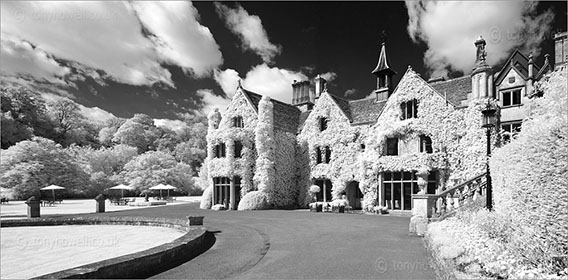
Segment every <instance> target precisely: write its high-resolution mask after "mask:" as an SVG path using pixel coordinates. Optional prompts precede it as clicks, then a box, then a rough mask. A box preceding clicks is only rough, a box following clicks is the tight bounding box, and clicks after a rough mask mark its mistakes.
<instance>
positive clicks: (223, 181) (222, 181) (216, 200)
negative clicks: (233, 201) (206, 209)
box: [213, 177, 231, 209]
mask: <svg viewBox="0 0 568 280" xmlns="http://www.w3.org/2000/svg"><path fill="white" fill-rule="evenodd" d="M230 187H231V184H230V181H229V178H227V177H215V178H213V204H223V205H225V209H229V197H230V193H229V191H230Z"/></svg>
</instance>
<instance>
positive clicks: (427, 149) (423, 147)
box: [420, 135, 432, 154]
mask: <svg viewBox="0 0 568 280" xmlns="http://www.w3.org/2000/svg"><path fill="white" fill-rule="evenodd" d="M420 152H421V153H427V154H431V153H432V139H430V137H428V136H426V135H420Z"/></svg>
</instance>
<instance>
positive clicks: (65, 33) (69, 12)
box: [0, 1, 222, 87]
mask: <svg viewBox="0 0 568 280" xmlns="http://www.w3.org/2000/svg"><path fill="white" fill-rule="evenodd" d="M149 9H151V12H149V11H148V10H149ZM0 10H1V14H0V15H1V16H0V20H1V26H2V29H1V30H2V37H5V36H8V35H11V36H13V37H18V38H19V39H21V40H26V41H28V42H30V43H31V44H33V45H36V46H38V47H39V48H41V49H42V50H43V51H45V52H46V53H48V54H51V55H53V56H54V57H57V58H62V59H66V60H70V61H75V62H78V63H81V64H84V65H85V66H87V67H90V68H93V69H98V70H103V71H104V72H105V73H106V74H107V75H108V76H109V77H110V78H112V79H114V80H116V81H118V82H121V83H127V84H132V85H152V84H154V83H156V82H163V83H165V84H168V85H170V86H172V87H173V86H174V85H173V82H172V80H171V73H170V72H169V71H168V70H167V69H165V68H164V67H162V66H161V64H162V63H164V62H165V63H169V64H176V65H179V66H180V67H182V68H183V69H184V70H186V71H189V70H191V72H192V73H194V74H195V75H197V76H202V75H206V74H207V73H210V72H211V71H212V69H214V68H216V67H217V66H218V65H220V64H221V63H222V57H221V53H220V52H219V47H218V46H217V44H216V43H215V41H214V40H213V37H212V35H211V33H210V32H209V30H208V29H207V28H206V27H204V26H202V25H200V24H199V23H198V21H197V18H198V14H197V11H196V10H195V8H194V7H193V5H191V3H190V2H183V3H182V2H172V3H170V2H168V3H160V4H153V3H146V2H144V3H134V4H131V3H128V2H117V1H110V2H106V1H97V2H95V1H88V2H70V1H59V2H44V1H37V2H27V1H18V2H16V1H13V2H1V9H0ZM143 30H145V31H148V33H151V34H150V35H148V34H146V35H148V36H149V38H147V37H146V36H145V34H143V32H142V31H143ZM207 61H208V62H209V63H207ZM30 71H32V70H30Z"/></svg>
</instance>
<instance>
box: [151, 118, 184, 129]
mask: <svg viewBox="0 0 568 280" xmlns="http://www.w3.org/2000/svg"><path fill="white" fill-rule="evenodd" d="M154 124H155V125H156V126H160V127H167V128H169V129H171V130H173V131H181V130H182V129H184V128H186V127H187V125H186V124H185V122H183V121H180V120H170V119H154Z"/></svg>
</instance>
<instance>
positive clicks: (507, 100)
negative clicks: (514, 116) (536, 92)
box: [499, 87, 523, 108]
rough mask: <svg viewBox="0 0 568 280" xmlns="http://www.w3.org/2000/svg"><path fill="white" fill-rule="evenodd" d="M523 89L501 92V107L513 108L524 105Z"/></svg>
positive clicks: (517, 88) (510, 89)
mask: <svg viewBox="0 0 568 280" xmlns="http://www.w3.org/2000/svg"><path fill="white" fill-rule="evenodd" d="M522 94H523V87H516V88H509V89H505V90H501V91H499V95H500V96H499V97H500V98H501V107H503V108H506V107H513V106H521V105H523V97H522ZM515 97H517V98H515Z"/></svg>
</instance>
